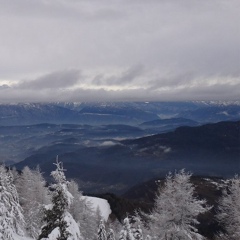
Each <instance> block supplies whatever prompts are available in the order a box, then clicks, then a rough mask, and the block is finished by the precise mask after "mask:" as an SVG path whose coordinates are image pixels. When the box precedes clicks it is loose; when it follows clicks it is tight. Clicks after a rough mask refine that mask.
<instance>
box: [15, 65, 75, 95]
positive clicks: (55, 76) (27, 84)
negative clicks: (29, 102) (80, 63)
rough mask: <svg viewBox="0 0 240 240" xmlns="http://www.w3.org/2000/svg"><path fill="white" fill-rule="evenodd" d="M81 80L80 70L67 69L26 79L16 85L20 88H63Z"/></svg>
mask: <svg viewBox="0 0 240 240" xmlns="http://www.w3.org/2000/svg"><path fill="white" fill-rule="evenodd" d="M79 80H80V72H79V71H78V70H65V71H60V72H53V73H50V74H46V75H44V76H41V77H39V78H37V79H34V80H25V81H22V82H20V83H19V84H17V85H16V87H17V88H20V89H33V90H42V89H55V90H57V89H61V88H67V87H72V86H74V85H75V84H76V83H78V82H79Z"/></svg>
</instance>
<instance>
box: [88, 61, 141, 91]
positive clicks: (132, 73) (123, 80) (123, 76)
mask: <svg viewBox="0 0 240 240" xmlns="http://www.w3.org/2000/svg"><path fill="white" fill-rule="evenodd" d="M143 74H144V66H143V65H135V66H133V67H130V68H128V69H127V70H125V71H123V72H122V73H120V74H118V75H113V76H110V77H109V76H108V77H107V76H104V74H99V75H97V76H95V77H94V78H93V80H92V83H93V84H96V85H120V86H121V85H125V84H129V83H132V82H133V81H134V80H135V79H136V78H137V77H141V76H142V75H143Z"/></svg>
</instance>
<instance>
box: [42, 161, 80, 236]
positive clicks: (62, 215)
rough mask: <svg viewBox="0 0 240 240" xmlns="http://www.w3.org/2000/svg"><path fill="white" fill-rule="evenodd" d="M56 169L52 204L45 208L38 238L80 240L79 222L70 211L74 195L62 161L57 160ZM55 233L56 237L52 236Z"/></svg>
mask: <svg viewBox="0 0 240 240" xmlns="http://www.w3.org/2000/svg"><path fill="white" fill-rule="evenodd" d="M55 165H56V168H57V169H56V170H55V171H53V172H52V173H51V176H52V177H53V178H54V180H55V182H56V183H55V184H52V185H51V189H52V206H49V207H48V208H46V209H45V214H44V218H43V221H44V222H45V225H44V226H43V227H42V231H41V234H40V235H39V237H38V239H39V240H40V239H44V240H47V239H51V240H52V239H54V240H78V239H81V235H80V231H79V228H78V225H77V223H76V222H75V220H74V219H73V217H72V216H71V214H70V213H69V212H68V209H69V207H70V204H71V202H72V199H73V197H72V195H71V194H70V192H69V191H68V187H67V185H68V182H67V180H66V177H65V175H64V169H63V167H62V164H61V163H60V162H58V160H57V162H56V164H55ZM52 235H54V236H55V237H54V238H53V237H51V236H52Z"/></svg>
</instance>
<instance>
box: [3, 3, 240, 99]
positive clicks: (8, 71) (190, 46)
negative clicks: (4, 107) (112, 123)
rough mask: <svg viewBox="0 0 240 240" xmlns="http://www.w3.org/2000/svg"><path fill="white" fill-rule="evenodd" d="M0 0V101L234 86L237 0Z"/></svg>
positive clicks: (211, 93)
mask: <svg viewBox="0 0 240 240" xmlns="http://www.w3.org/2000/svg"><path fill="white" fill-rule="evenodd" d="M0 3H2V4H1V8H0V36H1V38H0V69H1V70H0V82H3V84H5V83H6V84H7V85H9V86H10V87H11V88H10V89H7V88H5V87H0V91H1V96H0V99H1V101H6V100H7V99H8V101H16V100H17V99H18V100H19V101H24V99H25V100H26V101H35V100H36V99H38V100H41V99H45V100H46V99H48V100H57V99H55V98H59V100H60V99H70V98H71V97H70V95H71V94H73V95H72V96H75V97H72V98H81V99H83V98H84V97H85V98H86V100H87V99H91V98H92V97H93V96H92V95H94V98H95V100H97V99H98V98H99V99H103V98H104V97H105V98H106V99H111V100H114V99H116V100H117V99H124V100H125V99H129V100H130V99H132V100H141V99H154V100H157V99H159V100H162V99H168V100H171V98H174V99H176V98H181V99H182V100H184V98H185V99H195V98H199V99H201V98H202V99H203V100H204V99H211V97H213V98H219V99H221V98H231V96H232V98H237V94H239V91H238V90H237V87H238V86H239V85H238V84H239V76H240V66H239V64H240V54H239V52H240V45H239V41H240V31H239V29H240V22H239V17H238V15H239V8H240V1H239V0H231V1H227V0H212V1H209V0H202V1H195V0H182V1H179V0H169V1H165V0H149V1H143V0H130V1H129V0H123V1H115V0H113V1H107V0H103V1H97V0H92V1H89V0H79V1H76V0H68V1H67V0H56V1H50V0H38V1H31V0H21V1H19V0H11V1H5V0H0ZM139 63H141V64H142V65H139ZM64 69H81V74H80V72H79V71H78V70H68V71H66V70H64ZM126 69H127V70H126ZM56 70H57V71H56ZM45 73H49V74H47V75H46V74H45ZM32 76H42V77H39V78H36V77H32ZM21 79H29V80H25V81H20V80H21ZM31 79H32V80H31ZM210 82H214V84H209V83H210ZM224 82H225V83H224ZM223 83H224V84H223ZM80 85H84V86H80ZM128 87H129V88H128ZM68 88H71V90H69V89H68ZM74 88H75V90H74ZM101 88H102V89H101ZM130 88H131V89H130ZM36 89H38V92H35V90H36ZM67 89H68V90H67ZM53 90H54V91H55V95H54V97H53V96H52V94H53V92H54V91H53ZM114 90H115V91H114ZM5 92H6V93H8V94H9V95H6V93H5ZM64 94H65V95H64ZM75 94H76V95H75ZM79 94H81V96H79ZM238 96H239V95H238ZM53 98H54V99H53ZM238 98H239V97H238ZM83 100H84V99H83Z"/></svg>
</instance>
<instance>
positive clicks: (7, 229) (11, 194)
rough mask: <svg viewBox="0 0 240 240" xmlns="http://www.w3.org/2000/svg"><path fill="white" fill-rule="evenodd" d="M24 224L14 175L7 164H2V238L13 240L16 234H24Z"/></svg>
mask: <svg viewBox="0 0 240 240" xmlns="http://www.w3.org/2000/svg"><path fill="white" fill-rule="evenodd" d="M24 224H25V221H24V217H23V214H22V208H21V206H20V204H19V199H18V194H17V190H16V187H15V186H14V184H13V176H12V174H11V172H10V171H7V170H6V168H5V166H0V239H2V240H12V239H14V238H13V236H14V234H17V235H19V236H23V235H24Z"/></svg>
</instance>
